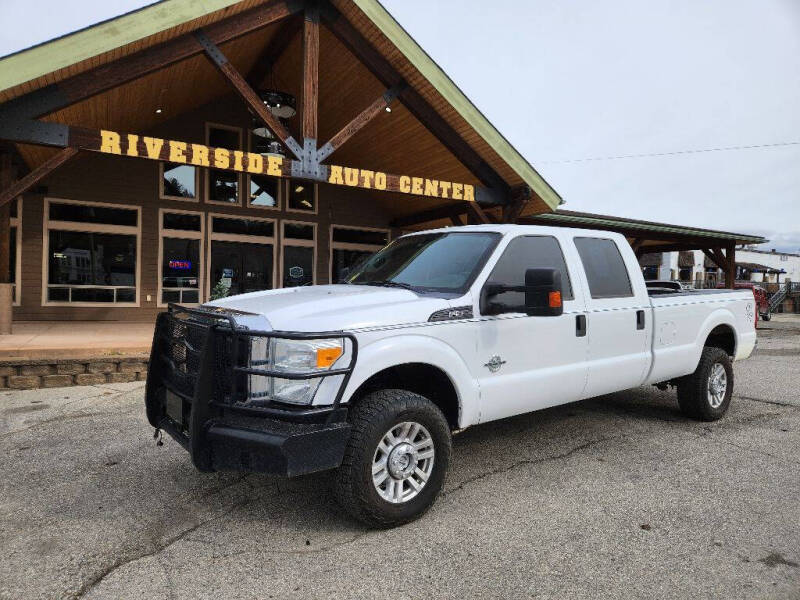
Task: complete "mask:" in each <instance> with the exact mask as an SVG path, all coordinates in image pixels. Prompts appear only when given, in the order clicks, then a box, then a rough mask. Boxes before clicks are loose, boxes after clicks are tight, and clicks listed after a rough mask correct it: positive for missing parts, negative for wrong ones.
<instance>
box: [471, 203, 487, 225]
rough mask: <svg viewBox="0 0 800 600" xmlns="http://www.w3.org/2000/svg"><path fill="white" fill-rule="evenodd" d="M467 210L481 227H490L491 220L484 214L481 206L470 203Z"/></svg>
mask: <svg viewBox="0 0 800 600" xmlns="http://www.w3.org/2000/svg"><path fill="white" fill-rule="evenodd" d="M467 210H469V212H470V213H472V215H473V216H474V217H475V220H476V221H477V222H478V224H479V225H488V224H490V223H491V220H489V216H488V215H487V214H486V213H485V212H483V209H481V207H480V206H478V205H477V204H476V203H475V202H470V203H469V204H468V205H467Z"/></svg>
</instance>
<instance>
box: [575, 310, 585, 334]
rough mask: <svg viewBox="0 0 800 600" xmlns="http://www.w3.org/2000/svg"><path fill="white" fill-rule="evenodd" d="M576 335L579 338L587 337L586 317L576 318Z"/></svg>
mask: <svg viewBox="0 0 800 600" xmlns="http://www.w3.org/2000/svg"><path fill="white" fill-rule="evenodd" d="M575 335H576V336H577V337H584V336H585V335H586V315H577V316H576V317H575Z"/></svg>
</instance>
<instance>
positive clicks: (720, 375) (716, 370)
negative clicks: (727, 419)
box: [707, 363, 728, 408]
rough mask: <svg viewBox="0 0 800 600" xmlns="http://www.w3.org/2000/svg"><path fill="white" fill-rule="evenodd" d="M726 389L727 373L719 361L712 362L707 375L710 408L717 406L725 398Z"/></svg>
mask: <svg viewBox="0 0 800 600" xmlns="http://www.w3.org/2000/svg"><path fill="white" fill-rule="evenodd" d="M727 391H728V374H727V373H726V372H725V367H723V366H722V365H721V364H720V363H714V366H713V367H711V373H709V375H708V390H707V392H708V403H709V404H710V405H711V408H719V407H720V406H722V403H723V402H724V400H725V392H727Z"/></svg>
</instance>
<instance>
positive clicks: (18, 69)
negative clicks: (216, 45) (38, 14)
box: [0, 0, 239, 90]
mask: <svg viewBox="0 0 800 600" xmlns="http://www.w3.org/2000/svg"><path fill="white" fill-rule="evenodd" d="M238 1H239V0H169V2H164V1H162V2H157V3H156V4H151V5H150V6H145V7H144V8H141V9H139V10H135V11H132V12H129V13H126V14H124V15H121V16H119V17H114V18H113V19H109V20H107V21H103V22H102V23H98V24H96V25H92V26H91V27H87V28H86V29H81V30H80V31H76V32H75V33H70V34H68V35H65V36H62V37H59V38H56V39H54V40H51V41H49V42H45V43H43V44H39V45H37V46H33V47H32V48H28V49H26V50H21V51H20V52H16V53H14V54H11V55H9V56H6V57H5V58H3V59H2V60H0V90H7V89H8V88H11V87H14V86H15V85H19V84H20V83H25V82H26V81H30V80H32V79H36V78H37V77H41V76H42V75H47V74H48V73H52V72H53V71H58V70H59V69H63V68H64V67H68V66H70V65H74V64H75V63H79V62H81V61H82V60H86V59H87V58H91V57H93V56H97V55H99V54H103V53H104V52H109V51H111V50H114V49H116V48H119V47H121V46H124V45H125V44H129V43H131V42H135V41H136V40H140V39H142V38H145V37H147V36H150V35H154V34H156V33H159V32H161V31H164V30H165V29H169V28H170V27H175V26H177V25H181V24H183V23H186V22H188V21H192V20H193V19H197V18H199V17H202V16H205V15H207V14H209V13H212V12H215V11H218V10H220V9H223V8H226V7H228V6H231V5H233V4H236V3H237V2H238ZM8 25H9V24H8V23H6V26H8Z"/></svg>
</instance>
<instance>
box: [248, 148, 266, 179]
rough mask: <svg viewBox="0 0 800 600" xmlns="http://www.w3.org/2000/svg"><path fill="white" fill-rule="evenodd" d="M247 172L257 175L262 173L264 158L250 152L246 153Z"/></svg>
mask: <svg viewBox="0 0 800 600" xmlns="http://www.w3.org/2000/svg"><path fill="white" fill-rule="evenodd" d="M247 172H248V173H253V174H255V175H258V174H260V173H263V172H264V157H263V156H261V155H260V154H254V153H252V152H248V153H247Z"/></svg>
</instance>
